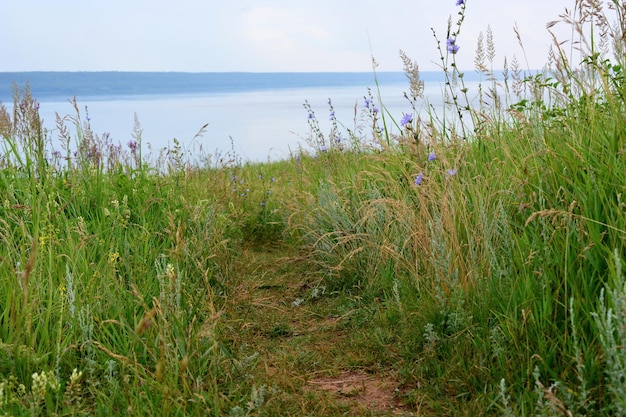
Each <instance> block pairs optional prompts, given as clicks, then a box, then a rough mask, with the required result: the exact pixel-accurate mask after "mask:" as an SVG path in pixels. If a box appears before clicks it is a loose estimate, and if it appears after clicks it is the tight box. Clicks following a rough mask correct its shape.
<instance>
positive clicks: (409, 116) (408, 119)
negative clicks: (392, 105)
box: [400, 113, 413, 127]
mask: <svg viewBox="0 0 626 417" xmlns="http://www.w3.org/2000/svg"><path fill="white" fill-rule="evenodd" d="M412 121H413V113H407V114H405V115H404V116H402V119H400V126H402V127H404V126H406V125H408V124H409V123H411V122H412Z"/></svg>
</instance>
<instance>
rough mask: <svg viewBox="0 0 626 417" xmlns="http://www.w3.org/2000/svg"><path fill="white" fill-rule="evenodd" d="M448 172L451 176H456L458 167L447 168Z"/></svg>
mask: <svg viewBox="0 0 626 417" xmlns="http://www.w3.org/2000/svg"><path fill="white" fill-rule="evenodd" d="M446 174H448V176H449V177H453V176H455V175H456V168H454V169H449V170H447V171H446Z"/></svg>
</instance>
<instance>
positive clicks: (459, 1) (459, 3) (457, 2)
mask: <svg viewBox="0 0 626 417" xmlns="http://www.w3.org/2000/svg"><path fill="white" fill-rule="evenodd" d="M464 3H465V0H456V5H457V6H460V5H462V4H464Z"/></svg>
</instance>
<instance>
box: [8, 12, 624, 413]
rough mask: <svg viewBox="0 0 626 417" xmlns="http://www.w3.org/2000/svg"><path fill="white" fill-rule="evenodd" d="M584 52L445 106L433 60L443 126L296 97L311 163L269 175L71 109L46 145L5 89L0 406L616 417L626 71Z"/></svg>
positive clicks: (278, 166) (29, 109)
mask: <svg viewBox="0 0 626 417" xmlns="http://www.w3.org/2000/svg"><path fill="white" fill-rule="evenodd" d="M583 6H584V7H583V9H584V8H589V7H591V6H589V5H583ZM465 7H466V6H465V5H463V6H461V13H462V15H460V18H459V21H458V22H457V26H455V27H454V28H452V29H454V30H452V29H449V33H448V37H456V36H457V35H458V33H459V31H460V28H461V23H462V21H463V16H464V13H465ZM585 10H586V9H585ZM610 10H611V9H607V10H604V9H603V8H600V9H597V10H596V11H597V12H598V13H596V14H595V17H596V18H598V16H605V20H606V19H608V17H607V16H606V13H610ZM585 16H586V15H584V14H583V15H581V16H579V19H580V22H581V24H583V25H585V24H587V23H588V21H587V20H585V19H586V17H585ZM609 17H610V16H609ZM617 18H618V19H619V15H618V16H617ZM607 21H608V20H607ZM597 22H599V23H597ZM603 22H604V21H603V20H602V19H599V20H597V21H596V24H597V25H600V27H601V28H602V27H604V28H605V29H607V28H608V26H603ZM611 30H613V29H611ZM603 33H604V35H603V36H605V37H606V39H607V40H610V39H618V38H616V37H615V35H616V34H615V33H613V32H611V31H610V30H609V31H606V32H603ZM489 39H490V37H489V36H488V37H487V43H488V44H489V42H492V41H490V40H489ZM591 41H592V42H591V43H590V45H593V44H594V42H597V41H598V40H597V39H594V38H592V39H591ZM620 45H622V44H620V43H617V44H615V48H618V49H616V51H621V50H620V49H619V48H623V45H622V46H620ZM487 46H488V48H486V50H489V45H487ZM561 52H562V51H561ZM581 55H582V56H583V58H585V59H583V60H582V63H581V64H580V65H578V66H572V65H570V64H569V61H571V59H570V60H565V59H564V57H565V55H564V54H563V55H561V58H559V60H558V61H557V63H558V65H556V67H555V69H554V70H553V71H552V72H546V73H544V74H542V75H537V76H533V77H528V78H526V79H523V78H522V77H521V76H520V75H519V74H516V70H515V68H513V71H512V75H507V76H506V78H505V80H504V81H503V82H501V84H502V85H498V84H497V83H495V82H494V83H491V84H487V85H485V86H482V87H481V91H482V92H483V94H484V95H483V102H481V104H480V106H478V107H475V106H473V105H471V103H467V105H468V107H466V105H465V104H463V103H462V101H463V100H465V97H467V95H466V94H465V93H466V92H464V91H463V88H464V87H463V84H462V75H461V73H460V72H459V70H458V69H457V68H456V66H455V65H454V58H455V56H454V55H452V54H447V53H446V51H445V50H444V51H442V61H443V62H444V63H445V71H446V75H447V79H448V80H449V81H450V85H449V86H448V87H449V88H450V92H454V91H457V92H459V93H460V94H459V95H457V96H456V98H455V99H454V100H452V104H451V107H450V108H448V109H447V113H446V116H443V119H442V116H441V115H436V114H432V113H431V114H427V115H422V119H418V118H417V115H415V117H414V118H413V120H412V121H410V122H409V123H408V124H407V125H405V126H401V125H400V123H399V122H396V121H395V120H393V119H391V118H390V117H389V115H388V114H386V113H385V109H384V105H383V104H381V103H380V100H381V98H380V97H378V98H376V97H372V96H370V99H371V100H372V103H373V102H374V101H378V102H379V103H378V105H379V106H380V111H377V112H376V111H373V105H372V104H370V106H369V107H368V108H365V109H363V111H362V113H361V115H360V116H359V117H358V118H357V120H356V121H355V128H351V129H348V128H345V127H344V125H342V124H341V123H339V121H334V123H333V124H332V130H331V132H330V134H328V135H327V134H325V133H323V132H322V129H321V128H320V127H319V125H318V124H317V122H316V119H315V113H314V109H312V108H310V107H307V111H308V112H309V114H311V115H312V117H311V118H309V123H310V125H311V138H310V139H311V145H312V149H313V151H312V152H311V153H307V152H302V153H301V154H299V155H297V156H294V157H293V158H290V159H287V160H283V161H276V162H268V163H244V162H242V161H240V160H239V159H238V157H237V155H227V157H225V158H224V159H222V160H219V161H213V160H211V158H210V155H204V154H201V155H200V156H198V153H193V152H190V150H189V149H182V148H181V147H180V146H179V145H178V144H175V146H174V147H173V148H172V149H170V150H168V152H167V153H166V154H162V155H159V156H157V157H156V158H154V157H151V156H147V155H142V154H141V152H140V150H139V149H141V147H139V148H137V147H135V146H134V144H133V146H130V145H129V146H128V147H127V148H123V149H122V148H120V147H116V146H115V145H114V144H113V143H111V142H110V140H109V139H108V138H107V137H99V136H97V135H96V134H95V133H94V132H92V131H91V128H90V126H89V124H88V122H84V121H82V120H81V117H80V113H79V111H78V106H77V105H76V111H77V113H76V115H74V116H73V119H71V120H72V122H70V123H69V124H68V123H67V121H63V120H59V121H58V126H57V127H58V132H59V136H60V138H61V141H62V142H64V143H65V144H66V149H64V150H63V151H62V152H60V153H58V152H53V151H54V150H53V149H51V147H50V137H49V136H48V132H45V131H43V130H42V128H41V122H40V119H39V115H38V111H37V110H38V105H37V102H36V101H35V100H34V98H32V97H31V96H30V92H29V90H28V88H25V89H24V90H21V91H20V90H18V91H16V94H15V106H14V108H15V109H16V111H15V112H14V113H13V114H12V115H9V114H6V112H2V115H1V116H2V117H0V134H1V135H2V144H3V150H2V157H0V196H2V197H1V198H2V201H1V202H0V203H1V204H0V265H1V266H2V268H1V269H0V279H1V280H2V285H1V286H0V413H2V414H4V415H124V414H135V415H215V416H221V415H232V416H252V415H281V416H283V415H329V416H330V415H392V414H393V413H395V415H398V414H400V415H418V414H424V415H468V416H469V415H471V416H476V415H499V414H501V415H506V416H510V415H546V416H550V415H570V414H568V413H571V415H606V416H609V415H610V416H613V415H626V404H625V403H624V397H625V396H624V376H623V375H624V374H625V372H626V356H625V350H624V349H623V346H624V345H625V344H626V334H625V330H624V329H626V319H625V317H626V306H625V305H624V300H625V299H626V290H625V287H624V272H623V268H622V264H623V259H624V254H625V253H626V202H625V201H624V199H625V198H626V197H624V196H625V195H626V139H625V138H626V121H625V119H624V116H623V115H624V111H625V103H624V97H625V94H626V87H624V77H623V65H624V62H623V54H622V55H620V54H617V55H615V56H617V58H606V59H605V57H604V56H602V55H596V54H595V50H594V49H593V48H591V50H590V51H582V53H581ZM404 59H405V61H407V62H409V61H408V58H406V56H404ZM611 59H613V60H614V62H613V61H611ZM482 60H483V63H482V64H481V65H479V68H478V69H479V71H482V72H484V73H485V75H489V74H490V71H488V70H487V69H486V61H485V58H484V57H483V58H482ZM409 63H410V62H409ZM405 64H406V62H405ZM491 64H492V65H493V62H491ZM407 71H408V74H407V75H409V76H410V77H409V78H410V82H411V83H412V84H411V87H412V90H411V91H414V92H415V95H419V83H418V82H417V80H416V79H415V77H416V74H417V71H416V67H413V66H412V64H411V65H409V66H408V67H407ZM411 77H413V78H412V79H411ZM459 80H460V81H459ZM455 89H459V90H455ZM496 93H497V94H499V97H500V98H499V99H498V100H496V99H495V98H494V97H496ZM489 100H491V102H490V103H488V101H489ZM417 101H419V97H414V98H413V100H412V101H411V103H410V104H411V105H412V106H413V108H415V106H416V102H417ZM486 102H487V103H486ZM503 103H508V104H506V105H504V104H503ZM330 105H331V106H332V104H330ZM459 114H461V115H463V116H464V117H463V119H459V118H458V115H459ZM451 115H452V116H451ZM469 120H471V121H472V123H470V122H469ZM394 131H395V132H396V133H393V132H394ZM134 137H135V139H136V141H137V144H138V145H141V130H140V127H139V125H137V128H136V130H135V133H134ZM338 137H341V141H339V140H337V138H338ZM70 149H72V150H77V152H76V153H75V154H74V153H73V152H72V150H70ZM192 153H193V156H192ZM353 379H358V380H361V381H362V383H361V384H360V385H359V384H357V385H350V384H349V381H352V380H353Z"/></svg>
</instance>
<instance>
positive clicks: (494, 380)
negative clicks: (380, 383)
mask: <svg viewBox="0 0 626 417" xmlns="http://www.w3.org/2000/svg"><path fill="white" fill-rule="evenodd" d="M624 7H625V6H624V5H623V4H620V3H619V2H608V3H607V4H606V5H602V4H600V3H597V2H585V1H577V2H576V4H575V7H574V8H573V9H572V12H571V14H564V15H562V16H561V19H560V21H559V22H551V23H550V25H549V26H550V27H552V26H554V25H555V24H557V23H558V24H563V23H565V24H568V25H571V26H572V28H573V33H574V34H575V38H574V39H572V42H571V43H570V44H568V45H569V46H568V48H569V47H570V46H571V49H567V50H566V49H565V48H566V46H564V44H563V43H562V42H561V41H560V40H557V39H555V43H554V49H553V52H552V54H551V57H550V59H551V61H550V62H549V64H548V66H547V67H546V68H545V69H544V71H543V72H540V73H536V74H533V73H530V72H527V76H525V77H524V76H522V74H521V71H520V70H519V64H517V59H516V58H514V59H513V60H512V62H514V63H515V68H514V69H513V71H509V69H508V64H507V62H506V61H505V72H504V74H503V77H504V78H502V77H498V76H496V74H495V72H494V71H493V70H492V68H490V67H492V66H493V65H494V64H493V59H494V56H495V42H494V40H493V38H492V36H491V34H490V31H489V30H488V32H487V37H486V46H485V45H484V42H485V40H484V38H483V37H482V35H481V39H479V48H478V51H477V59H476V62H477V71H479V72H482V73H484V74H485V75H486V79H487V81H488V82H489V84H487V85H486V86H481V87H480V89H479V92H478V93H479V94H480V95H479V102H478V104H474V101H473V100H472V99H470V98H469V97H470V95H469V94H470V93H469V92H468V91H467V89H466V88H465V87H464V85H463V82H462V80H463V73H462V72H461V71H460V70H459V69H458V68H457V67H456V65H455V56H456V54H457V53H460V52H459V50H458V49H455V45H457V46H458V43H457V37H458V35H459V33H460V28H461V25H462V22H463V20H464V14H465V12H466V5H465V3H463V4H462V5H461V6H460V12H459V16H460V17H459V18H458V21H457V22H456V25H455V24H454V22H451V23H450V25H449V27H448V32H447V36H446V37H447V39H448V42H447V45H448V48H447V50H446V49H445V48H443V47H440V52H441V61H442V70H443V71H444V72H445V73H446V76H447V78H446V79H447V80H448V81H447V83H446V87H447V88H448V90H446V92H445V93H446V96H447V97H448V99H449V110H447V113H446V114H444V115H443V116H442V117H441V116H440V115H436V114H432V113H431V114H428V115H425V116H424V115H420V117H416V116H415V115H413V117H412V118H407V119H403V121H404V122H406V121H407V120H409V119H411V120H409V121H410V123H408V124H406V125H404V126H403V127H402V130H401V132H400V133H399V134H398V135H397V136H392V137H391V139H392V140H391V141H389V142H387V143H384V144H383V145H384V146H383V149H384V150H383V151H382V152H381V149H380V147H379V143H378V142H376V135H375V132H376V129H374V130H373V132H374V134H373V135H372V136H371V137H372V139H373V142H371V143H372V146H370V147H369V148H367V147H366V146H365V145H361V146H360V149H361V150H365V152H362V153H361V154H360V155H359V156H355V155H354V154H353V153H346V152H345V151H344V153H343V154H342V156H341V157H338V156H337V155H336V154H335V153H332V152H331V153H321V154H318V158H317V159H316V160H308V161H307V164H306V166H305V167H304V168H303V169H304V170H309V171H310V173H309V174H308V175H307V177H308V178H310V179H311V180H310V183H309V184H308V187H310V188H313V190H314V191H312V192H311V191H310V188H307V191H306V192H304V193H303V194H302V196H301V198H300V199H299V201H298V202H297V203H296V204H295V206H294V208H293V209H292V210H293V212H294V213H295V214H294V215H293V216H292V226H293V227H294V228H295V229H297V230H299V231H300V233H301V235H302V236H303V238H304V239H305V241H306V242H308V243H309V245H310V248H311V256H312V257H314V258H315V259H316V260H317V262H318V264H319V265H320V266H322V267H323V268H325V269H326V270H327V271H328V277H327V279H326V280H327V283H328V284H331V285H333V286H335V287H336V288H340V289H342V290H345V291H359V293H360V294H362V296H363V297H364V300H366V301H370V302H371V301H372V300H374V299H379V298H383V299H385V300H387V303H388V309H389V311H393V310H397V311H396V312H395V313H393V314H391V313H389V314H388V315H387V316H386V317H387V319H386V320H387V322H384V324H381V325H382V326H389V327H393V328H395V329H397V334H398V337H397V340H396V343H395V345H396V349H399V351H400V352H401V359H402V363H403V365H402V369H401V370H400V371H401V373H402V374H403V375H405V378H406V384H407V386H408V387H416V388H415V390H416V391H418V390H419V391H420V394H421V395H425V396H426V399H425V400H424V401H426V402H427V403H428V405H429V406H431V407H434V408H437V409H441V410H443V411H442V412H445V413H448V414H454V413H460V412H461V410H465V411H464V412H467V408H466V407H467V405H468V404H469V405H470V406H471V407H476V408H471V407H470V409H471V410H472V412H471V413H472V414H482V413H485V412H487V413H491V412H493V411H495V410H497V409H498V407H500V406H501V407H502V411H503V412H505V413H506V414H517V415H528V414H541V415H543V414H546V415H552V414H556V415H579V414H586V415H595V414H602V415H614V414H615V415H622V414H623V406H622V405H621V404H622V402H623V398H622V395H621V392H622V389H623V383H624V381H623V377H622V376H619V377H618V375H623V374H621V370H622V368H621V367H622V365H623V358H624V350H623V349H621V348H620V347H619V346H621V345H620V343H621V342H620V340H621V336H620V335H621V333H622V331H621V330H619V329H621V328H622V327H623V326H624V318H623V317H622V316H621V315H620V314H619V313H616V311H618V310H619V309H621V307H619V301H617V300H619V297H621V295H620V294H621V292H620V291H622V286H623V284H621V281H620V279H621V278H620V276H621V275H620V272H619V270H620V268H619V267H618V266H619V265H621V263H620V262H621V259H622V257H623V254H624V250H625V247H624V242H625V237H626V222H625V221H626V215H625V213H626V211H625V205H624V201H623V195H624V191H625V184H626V178H625V175H626V166H625V165H626V164H625V162H624V161H626V158H625V157H624V154H625V152H626V148H625V146H626V145H625V143H626V142H625V139H624V138H625V132H624V116H623V115H624V76H623V71H624V70H623V65H624V62H623V61H624V51H625V50H624V41H623V27H624V10H625V9H624ZM518 36H519V35H518ZM437 44H440V41H439V40H437ZM401 57H402V58H403V61H404V62H405V70H406V71H407V76H408V77H409V79H412V78H413V79H415V78H416V75H415V71H414V70H413V66H412V65H408V64H407V63H410V60H408V59H407V58H406V56H403V55H402V56H401ZM572 62H576V64H572ZM407 96H408V95H407ZM411 96H412V97H413V99H412V100H413V101H415V100H417V99H418V97H415V96H417V94H411ZM413 108H415V106H413ZM449 114H452V115H453V116H456V117H450V118H449V119H448V117H449V116H448V115H449ZM424 120H426V121H429V122H428V123H424V122H423V121H424ZM467 120H470V121H471V122H467ZM375 122H376V121H375ZM470 132H471V133H470ZM313 133H314V134H315V135H319V134H320V132H319V130H314V132H313ZM348 133H350V132H348ZM416 138H417V140H416ZM317 142H323V140H320V139H317ZM368 149H369V151H368ZM335 152H339V151H337V150H335ZM335 164H341V165H340V166H335ZM319 170H323V172H324V173H325V177H324V179H320V178H319V175H318V174H317V173H318V172H319ZM609 293H610V294H612V296H611V300H610V301H607V296H606V294H609ZM607 303H608V304H609V305H610V306H611V307H607ZM598 341H601V345H602V346H598ZM423 381H428V384H427V386H426V387H424V386H423V385H421V383H422V382H423ZM417 387H420V388H417ZM424 391H427V393H426V394H424ZM498 398H499V399H500V400H498ZM502 399H506V401H505V402H503V401H502ZM457 402H458V403H459V404H455V403H457ZM461 404H464V405H461ZM445 410H447V411H445ZM489 410H490V411H489Z"/></svg>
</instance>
